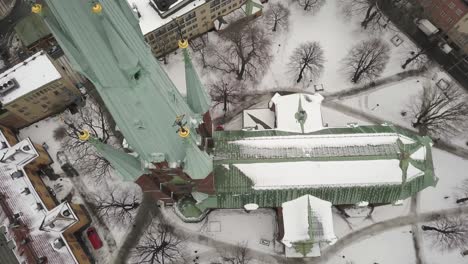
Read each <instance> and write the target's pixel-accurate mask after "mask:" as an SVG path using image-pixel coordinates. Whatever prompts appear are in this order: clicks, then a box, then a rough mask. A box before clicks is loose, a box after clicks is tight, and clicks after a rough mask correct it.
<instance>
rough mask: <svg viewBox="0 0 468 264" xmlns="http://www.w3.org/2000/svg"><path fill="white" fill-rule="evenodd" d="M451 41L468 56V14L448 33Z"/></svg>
mask: <svg viewBox="0 0 468 264" xmlns="http://www.w3.org/2000/svg"><path fill="white" fill-rule="evenodd" d="M447 36H448V37H449V39H450V40H451V41H452V42H453V43H454V44H456V45H457V46H458V47H460V48H461V49H462V50H463V52H464V53H465V54H468V13H467V14H465V16H464V17H463V18H462V19H460V20H459V21H458V22H457V24H455V26H454V27H453V28H452V29H451V30H449V31H448V32H447Z"/></svg>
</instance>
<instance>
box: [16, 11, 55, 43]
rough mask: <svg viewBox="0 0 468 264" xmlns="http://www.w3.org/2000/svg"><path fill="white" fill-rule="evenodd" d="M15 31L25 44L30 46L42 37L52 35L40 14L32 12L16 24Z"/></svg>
mask: <svg viewBox="0 0 468 264" xmlns="http://www.w3.org/2000/svg"><path fill="white" fill-rule="evenodd" d="M15 32H16V34H17V35H18V37H19V39H21V41H22V42H23V44H24V45H25V46H29V45H31V44H33V43H34V42H36V41H38V40H40V39H41V38H43V37H45V36H48V35H50V34H51V33H50V30H49V28H47V25H46V24H45V23H44V20H42V19H41V18H40V17H39V16H36V15H34V14H31V15H29V16H27V17H25V18H23V19H22V20H21V21H20V22H18V24H16V26H15Z"/></svg>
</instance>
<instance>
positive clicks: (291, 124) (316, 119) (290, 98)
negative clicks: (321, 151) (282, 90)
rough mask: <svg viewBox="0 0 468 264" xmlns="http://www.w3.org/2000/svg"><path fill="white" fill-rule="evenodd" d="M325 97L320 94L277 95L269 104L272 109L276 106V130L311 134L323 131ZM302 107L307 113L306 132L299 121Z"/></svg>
mask: <svg viewBox="0 0 468 264" xmlns="http://www.w3.org/2000/svg"><path fill="white" fill-rule="evenodd" d="M322 100H323V96H321V95H320V94H318V93H316V94H301V93H296V94H289V95H283V96H281V95H279V94H275V95H274V96H273V97H272V98H271V101H270V103H269V105H270V107H271V106H272V105H274V106H275V111H276V129H278V130H282V131H289V132H298V133H302V132H304V133H309V132H313V131H317V130H320V129H323V122H322V113H321V110H320V105H321V103H322ZM301 107H302V109H303V111H305V113H306V118H305V122H304V131H302V129H301V124H300V123H299V121H298V120H297V115H296V114H297V113H298V111H299V109H300V108H301Z"/></svg>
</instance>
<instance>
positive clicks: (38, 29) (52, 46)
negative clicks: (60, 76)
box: [15, 14, 88, 87]
mask: <svg viewBox="0 0 468 264" xmlns="http://www.w3.org/2000/svg"><path fill="white" fill-rule="evenodd" d="M15 32H16V35H17V36H18V38H19V39H20V40H21V43H22V44H23V46H24V48H25V49H26V52H27V53H28V54H31V55H32V54H35V53H37V52H40V51H45V52H46V53H47V54H48V55H49V57H50V58H51V60H53V62H54V64H55V65H56V66H57V67H58V68H60V69H61V70H62V71H63V72H64V73H65V74H66V75H67V76H68V77H69V78H70V80H71V81H72V83H73V84H74V85H75V86H76V87H81V86H84V85H85V84H87V83H88V82H87V80H86V78H85V77H83V76H82V75H81V74H79V73H78V72H76V71H75V70H73V69H72V67H71V65H70V61H69V60H68V58H67V57H66V56H65V54H64V53H63V51H62V49H61V48H60V46H59V45H58V44H57V40H55V38H54V36H53V35H52V33H51V32H50V30H49V28H48V27H47V25H46V24H45V23H44V20H43V19H42V18H40V17H38V16H36V15H34V14H30V15H28V16H26V17H25V18H23V19H22V20H21V21H20V22H18V24H16V26H15Z"/></svg>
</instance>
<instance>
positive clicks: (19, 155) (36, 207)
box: [0, 133, 76, 263]
mask: <svg viewBox="0 0 468 264" xmlns="http://www.w3.org/2000/svg"><path fill="white" fill-rule="evenodd" d="M0 134H1V133H0ZM0 139H2V140H3V139H4V136H3V135H1V137H0ZM4 142H6V140H5V141H4ZM2 156H3V158H2V159H0V160H1V161H2V162H1V163H0V179H1V180H0V196H1V197H0V203H1V208H2V210H3V211H4V213H5V215H6V216H7V218H6V219H4V220H3V222H2V223H0V225H2V224H3V225H4V226H7V227H8V232H9V233H10V234H9V237H11V238H12V239H14V240H15V244H16V247H17V248H18V249H17V250H18V251H19V250H22V251H24V252H25V253H24V254H22V256H21V257H20V260H22V259H26V260H27V262H28V263H33V262H31V260H33V261H37V259H38V258H41V257H46V258H47V262H48V263H76V259H75V258H74V256H73V254H72V253H71V250H70V249H69V248H68V245H66V243H65V242H64V243H65V246H63V247H62V248H60V249H55V248H54V247H53V244H54V243H55V242H56V241H57V239H61V240H63V241H65V240H64V239H63V237H62V234H61V233H60V232H49V231H43V230H41V229H40V228H39V227H40V226H41V223H43V221H44V220H45V219H46V216H47V215H51V214H54V212H55V211H54V210H56V209H54V210H52V211H50V212H49V211H48V210H47V209H46V206H45V205H44V203H43V202H42V200H41V199H40V197H39V195H38V194H37V192H36V190H35V189H34V187H33V185H32V183H31V182H30V180H29V178H28V177H27V176H26V172H25V171H24V169H23V167H24V166H25V165H26V164H27V163H29V162H31V161H32V160H33V159H35V158H36V157H38V153H37V151H36V150H35V148H34V146H33V144H32V143H31V141H30V140H29V139H25V140H22V141H20V142H19V143H18V144H16V145H14V146H10V145H9V144H8V142H6V143H5V144H2V149H0V157H2ZM62 206H63V205H62ZM60 208H62V207H60ZM21 241H27V242H25V243H24V244H21Z"/></svg>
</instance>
